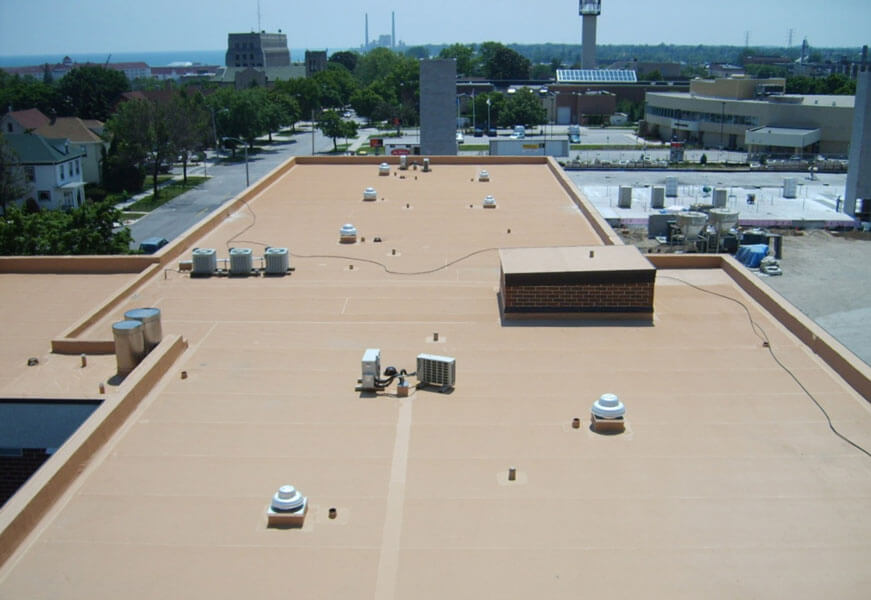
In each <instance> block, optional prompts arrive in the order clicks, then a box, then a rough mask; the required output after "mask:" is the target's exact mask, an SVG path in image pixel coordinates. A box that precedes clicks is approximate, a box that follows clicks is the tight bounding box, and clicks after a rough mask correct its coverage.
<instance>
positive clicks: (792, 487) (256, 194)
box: [0, 157, 871, 599]
mask: <svg viewBox="0 0 871 600" xmlns="http://www.w3.org/2000/svg"><path fill="white" fill-rule="evenodd" d="M461 158H462V157H458V158H456V159H453V160H454V161H455V162H456V164H450V165H448V164H440V163H439V162H438V161H437V160H434V164H433V170H432V173H428V174H423V173H421V172H420V171H417V172H415V171H411V170H410V171H408V172H404V173H403V174H404V175H405V177H406V178H405V179H400V174H399V173H397V174H396V175H394V174H392V173H391V175H390V176H389V177H379V176H378V174H377V172H378V165H377V162H374V163H371V164H360V161H355V160H352V159H348V161H349V162H352V163H353V164H332V163H330V162H329V161H325V162H326V163H327V164H302V161H300V162H291V163H290V164H289V165H287V166H285V167H284V169H283V170H282V171H280V172H279V173H278V174H277V175H276V176H275V177H273V178H272V179H271V180H270V181H268V182H266V183H264V184H263V185H262V186H261V187H260V188H258V189H255V190H254V191H253V192H251V193H250V194H249V196H247V197H246V203H245V204H241V203H240V204H238V209H236V208H228V209H227V210H223V211H220V212H219V213H218V216H219V217H220V218H221V219H223V220H222V221H220V223H219V225H218V226H217V227H216V228H214V229H213V230H211V231H207V232H206V233H205V234H197V235H196V236H192V237H191V238H190V239H188V240H185V241H184V242H183V244H184V245H186V246H187V249H186V250H185V251H184V252H183V253H182V254H181V258H184V259H189V258H190V249H191V248H193V247H194V246H198V247H214V248H217V249H218V251H219V254H220V255H221V257H226V255H227V248H228V247H230V246H233V247H240V246H250V247H252V248H256V249H258V250H257V252H256V253H259V252H260V250H262V248H263V244H269V245H273V246H279V245H285V246H287V247H289V248H290V250H291V253H292V256H291V266H292V267H294V268H295V271H293V273H292V274H290V275H289V276H285V277H273V278H266V277H238V278H228V277H211V278H190V277H189V276H187V275H186V274H184V273H179V272H176V271H175V270H174V268H175V266H176V265H175V262H174V261H172V262H169V263H165V264H164V265H163V267H166V268H167V269H169V270H167V271H165V272H158V273H159V274H156V275H154V276H152V277H150V278H147V279H146V280H144V281H143V282H142V284H141V285H140V286H138V287H136V288H135V290H132V291H131V293H130V294H129V295H127V296H124V297H123V299H122V301H120V302H118V303H117V304H116V305H113V306H112V308H111V310H109V312H108V314H106V315H105V316H103V317H98V318H95V319H94V320H93V323H91V324H90V325H89V326H88V327H87V328H86V329H85V330H83V333H82V337H83V338H84V339H86V340H94V339H102V338H105V337H106V336H107V334H108V331H109V330H110V329H109V328H110V326H111V322H112V321H113V320H117V319H119V318H120V316H121V315H123V313H124V312H125V311H126V310H129V309H131V308H136V307H141V306H155V307H158V308H160V309H161V312H162V317H163V331H164V334H165V335H166V336H178V335H181V336H183V337H184V338H185V340H186V341H187V344H188V347H187V349H185V350H184V351H183V352H181V354H180V355H179V356H178V357H177V358H175V359H174V360H173V361H171V362H170V364H169V366H168V367H167V368H166V371H165V374H164V375H162V376H160V377H157V376H152V375H150V374H151V373H153V371H147V373H149V375H147V376H146V375H144V374H140V372H139V371H134V372H133V374H132V375H131V376H130V378H129V379H131V381H130V382H124V383H123V384H121V385H120V386H116V385H113V386H112V387H110V390H109V393H108V397H109V401H112V399H113V398H115V397H116V396H118V395H121V394H123V393H126V390H128V389H133V388H132V387H131V386H136V385H140V384H141V385H142V386H143V387H142V391H143V395H142V397H141V401H139V403H138V404H136V406H135V408H132V409H131V410H130V412H129V416H127V417H126V418H125V419H124V420H123V422H122V423H121V424H120V426H119V428H118V429H117V431H116V432H115V433H114V434H113V435H111V436H110V437H108V438H107V439H106V441H105V445H103V446H102V447H101V448H100V449H99V450H97V451H96V452H94V453H93V455H92V456H90V457H89V459H88V461H87V463H86V464H84V465H82V468H81V469H79V470H77V471H76V472H75V474H74V476H73V477H72V479H71V481H70V483H69V486H68V487H67V488H66V490H65V491H64V492H63V494H62V495H61V496H60V497H59V498H58V499H56V500H54V501H53V502H52V503H51V505H50V507H49V508H48V509H47V512H46V513H45V515H44V517H42V518H41V519H40V520H38V521H36V522H35V523H32V524H31V525H30V529H28V531H27V536H26V539H25V541H24V543H22V544H21V545H20V546H19V547H18V549H17V550H16V552H15V554H14V555H13V556H12V557H11V558H10V559H9V560H7V561H6V562H5V563H4V564H3V565H2V567H0V596H3V597H7V596H8V597H15V598H18V597H27V598H34V597H46V598H48V597H64V598H88V599H92V598H95V597H118V596H120V595H122V594H123V595H124V596H125V597H126V598H153V597H161V598H189V597H191V595H192V594H193V595H196V596H215V597H227V598H236V597H243V596H246V595H251V594H255V595H257V596H258V597H263V598H284V597H287V596H288V595H289V594H290V595H296V596H298V595H300V594H305V595H308V596H312V597H334V598H347V597H357V596H366V597H376V598H409V597H414V598H423V599H428V598H443V597H446V596H456V597H519V596H526V597H547V598H576V597H577V596H578V594H579V592H581V593H583V594H589V595H598V594H605V593H608V594H613V593H615V591H616V592H617V593H618V594H620V595H621V596H655V597H661V596H688V597H689V596H692V597H706V598H734V597H736V596H751V595H755V596H774V595H799V596H820V595H823V594H827V595H835V596H838V597H839V598H840V597H843V598H848V597H856V598H859V597H864V596H867V592H868V591H869V589H871V584H869V580H868V577H867V564H868V561H869V559H871V543H869V541H868V540H871V525H869V524H868V523H869V520H868V519H867V512H868V506H869V501H871V477H869V475H871V461H869V460H868V458H867V457H866V456H864V455H862V454H860V453H859V452H858V451H856V450H855V449H854V448H852V447H850V446H849V445H847V444H846V443H844V442H843V441H842V440H841V439H839V438H837V437H835V436H834V435H833V434H832V433H831V431H830V430H829V429H828V426H827V423H826V420H825V418H824V417H823V415H822V414H821V413H820V412H819V410H818V409H817V407H816V406H815V405H814V403H813V402H812V401H811V400H810V399H809V398H808V397H807V395H806V394H805V392H803V391H802V389H801V388H800V387H799V386H798V385H797V384H796V382H795V381H794V380H793V378H792V376H791V375H794V376H795V377H796V378H797V379H798V381H801V382H802V385H804V386H805V387H806V388H807V389H808V390H810V391H811V392H812V393H813V394H814V396H815V398H816V400H817V401H819V402H820V403H821V405H822V406H824V407H825V409H826V410H827V411H828V414H829V415H830V416H831V418H832V421H833V423H834V424H835V426H836V427H837V428H838V429H839V430H841V431H842V432H843V433H844V434H845V435H847V436H849V437H850V438H851V439H853V440H854V441H856V442H857V443H860V444H863V445H864V446H865V447H869V446H871V410H869V404H868V402H867V401H866V400H864V399H863V398H862V397H861V396H860V395H859V394H858V393H857V392H856V391H855V390H854V389H853V388H852V387H850V385H848V384H847V383H846V381H845V380H844V379H843V378H842V377H841V376H839V375H838V374H837V373H836V372H835V371H834V370H833V368H832V367H830V366H829V365H828V364H827V363H826V362H824V360H823V358H822V357H821V355H820V354H819V353H815V352H814V351H811V349H810V348H809V347H808V346H807V345H805V343H803V342H802V341H801V340H800V339H799V337H797V336H796V335H795V334H794V333H792V332H791V331H790V330H788V329H787V328H786V326H785V325H784V324H783V323H782V322H781V321H780V320H778V319H777V318H775V317H774V316H773V315H772V314H771V313H770V312H769V311H768V310H767V309H766V308H765V307H764V306H763V305H762V304H760V303H759V302H758V301H757V300H756V299H754V297H753V296H751V294H750V293H749V292H748V291H747V290H746V289H745V288H744V287H742V286H741V285H739V283H738V281H737V280H736V278H735V276H734V275H733V274H731V273H730V272H727V271H726V270H724V269H721V268H692V267H686V266H684V267H676V268H674V269H668V270H666V271H660V272H659V273H658V275H657V278H656V292H655V293H656V315H655V318H654V321H653V325H652V326H651V325H647V326H635V325H631V324H630V325H626V324H621V325H619V326H617V325H614V324H608V323H596V324H592V325H583V326H579V325H578V324H577V323H566V322H546V323H535V324H519V325H518V324H513V325H510V326H509V325H503V324H502V322H501V320H500V317H499V305H498V299H497V293H498V287H499V254H500V253H499V251H498V250H501V251H502V255H503V256H505V255H506V253H507V255H508V256H510V255H511V252H509V251H508V250H507V249H509V248H512V247H513V248H520V247H529V246H534V247H541V246H560V247H568V246H573V245H579V246H594V247H595V246H599V245H601V247H600V248H596V251H597V256H598V254H599V251H600V250H602V248H604V247H605V245H607V244H606V242H605V240H603V239H602V238H601V237H600V236H599V235H598V234H597V233H596V230H595V229H596V228H595V227H594V224H593V222H592V221H591V220H590V219H589V218H588V217H586V216H585V213H584V211H583V210H582V209H580V208H579V206H578V204H576V202H577V201H578V199H576V198H574V197H573V196H572V195H571V194H575V193H576V192H575V191H574V186H572V185H571V183H570V182H567V180H565V179H564V176H563V175H562V173H561V172H559V171H558V168H557V169H554V168H553V166H552V165H554V164H555V163H552V162H542V161H537V162H533V161H532V160H531V159H530V161H529V162H527V163H523V162H522V161H520V160H518V159H502V162H500V160H499V159H485V160H482V161H481V162H480V163H478V162H475V163H471V162H466V163H463V162H462V160H461ZM444 160H448V159H444ZM482 167H484V168H486V169H487V170H488V171H489V172H490V176H491V181H490V182H489V183H481V182H478V181H477V177H476V176H477V173H478V171H479V170H480V168H482ZM394 169H395V166H394ZM415 177H416V178H415ZM368 186H373V187H376V189H377V190H378V195H379V200H378V201H376V202H363V201H362V193H363V190H364V189H365V188H366V187H368ZM486 194H492V195H494V196H495V197H496V198H497V201H498V208H497V209H495V210H494V209H483V208H481V206H480V204H481V203H480V201H481V199H482V198H483V196H484V195H486ZM382 196H383V197H384V199H383V200H381V197H382ZM580 201H581V202H583V198H580ZM470 205H471V207H470ZM228 206H230V205H228ZM587 208H588V207H587ZM346 222H351V223H354V224H355V225H356V226H357V228H358V230H359V232H360V236H361V237H365V238H366V241H365V242H358V243H357V244H352V245H349V244H340V243H339V240H338V237H339V228H340V227H341V225H342V224H343V223H346ZM509 230H510V233H509ZM376 236H378V237H380V238H381V239H382V241H381V242H379V243H376V242H374V240H373V238H374V237H376ZM174 246H175V245H174ZM176 247H178V246H176ZM394 250H396V253H395V254H394V252H393V251H394ZM169 251H171V247H167V249H164V251H163V252H164V253H165V252H169ZM605 256H607V254H603V257H605ZM701 258H703V259H704V257H701ZM678 259H681V257H678ZM689 264H695V263H693V262H692V261H690V262H687V263H685V265H689ZM699 264H701V263H699ZM352 266H353V268H352ZM49 290H50V288H49ZM49 296H50V294H48V293H46V294H40V295H36V296H35V297H34V298H33V299H32V302H29V303H25V304H23V305H22V307H21V311H25V312H24V313H23V314H27V315H32V314H38V313H40V312H41V311H43V310H45V307H44V305H43V303H44V302H46V301H49V300H51V298H49ZM722 296H727V297H729V298H732V299H734V300H736V301H737V302H738V303H736V302H733V301H730V300H728V299H724V298H723V297H722ZM739 303H740V304H739ZM742 305H743V307H742ZM745 308H746V311H749V314H750V315H751V316H752V319H753V321H754V322H755V323H756V324H757V325H758V326H760V327H762V329H763V330H764V332H765V336H766V337H767V339H768V340H769V343H770V348H765V347H763V345H762V342H761V339H760V337H758V335H759V330H758V329H756V330H754V327H753V325H752V324H751V322H750V321H748V312H745ZM21 311H19V312H18V313H13V312H12V311H4V313H3V315H2V316H0V323H2V324H3V325H5V324H6V323H8V322H11V321H14V320H15V319H20V318H21V315H22V312H21ZM796 318H798V319H799V320H800V319H801V316H800V315H798V316H797V317H796ZM71 320H72V319H71ZM435 333H438V334H439V335H438V336H437V337H436V336H435V335H434V334H435ZM821 336H825V334H821ZM162 348H163V345H162V346H161V347H159V348H158V351H162ZM367 348H380V349H381V352H382V365H384V366H386V365H395V366H396V367H397V368H408V369H411V368H413V367H414V360H415V357H416V356H417V355H418V354H421V353H427V354H436V355H442V356H451V357H454V358H455V359H456V368H457V382H456V386H455V388H454V389H453V390H452V391H451V392H450V393H440V392H439V391H438V390H437V389H434V388H425V389H420V390H416V391H413V393H412V394H411V396H409V397H408V398H400V397H398V396H397V395H396V393H395V388H390V389H389V390H387V392H385V393H378V394H367V393H361V392H359V391H356V390H355V387H356V384H357V383H356V382H357V379H358V378H359V377H360V373H361V372H360V369H361V363H360V361H361V356H362V355H363V353H364V351H365V349H367ZM770 351H773V352H775V353H776V356H777V357H778V359H779V360H781V361H782V362H783V364H784V365H785V366H786V367H787V368H788V369H789V371H788V372H787V371H785V370H784V369H783V368H782V367H781V366H779V365H778V364H777V363H776V362H775V361H774V360H773V359H772V356H771V354H770ZM817 351H818V352H822V351H821V350H820V349H819V348H817ZM149 358H150V357H149ZM112 360H114V359H112ZM146 360H147V361H148V359H146ZM77 362H78V356H66V357H60V356H59V357H52V360H50V361H47V363H46V364H45V365H43V366H45V367H47V368H46V369H45V370H44V371H43V372H42V373H41V378H40V379H34V380H33V381H32V382H31V383H32V385H33V388H34V391H38V390H39V387H40V386H41V385H50V383H49V382H51V381H52V378H53V377H54V376H55V374H57V373H62V372H65V371H68V372H75V373H76V374H77V376H79V377H81V378H82V379H83V380H85V381H86V382H87V383H89V384H91V385H93V386H94V387H96V385H97V383H98V381H99V382H103V381H105V378H106V377H107V376H106V373H105V369H102V367H101V369H97V370H93V371H92V370H91V367H90V366H89V367H88V368H86V369H82V368H80V367H79V366H78V364H77ZM153 364H154V363H148V364H147V365H145V366H144V367H143V368H147V369H151V367H152V365H153ZM155 368H157V367H155ZM182 371H184V372H185V374H186V377H184V378H182V377H181V375H180V374H181V372H182ZM137 382H141V383H137ZM136 389H139V388H136ZM606 392H611V393H615V394H617V395H618V396H619V397H620V399H621V401H623V402H624V403H625V405H626V407H627V413H626V426H627V431H626V432H625V433H624V434H622V435H617V436H607V435H598V434H595V433H593V432H592V431H590V430H589V428H588V426H587V423H588V419H589V411H590V406H591V404H592V402H593V401H594V400H596V399H597V398H598V397H599V396H600V395H601V394H602V393H606ZM98 412H99V411H98ZM96 414H97V413H95V415H96ZM574 418H579V419H580V421H581V423H582V424H581V426H580V427H579V428H573V426H572V420H573V419H574ZM62 458H63V449H62V451H61V452H59V453H56V454H55V455H54V456H53V457H52V458H51V459H50V460H49V461H48V463H46V466H52V465H55V466H56V463H57V461H59V460H61V459H62ZM509 467H515V469H516V479H515V480H514V481H509V480H508V477H507V472H508V469H509ZM44 468H45V467H44ZM283 484H292V485H294V486H296V487H297V488H298V489H299V490H300V491H302V493H304V494H305V495H306V496H307V497H308V499H309V513H308V515H307V517H306V522H305V526H304V527H303V528H302V529H295V530H294V529H290V530H278V529H268V528H267V527H266V514H265V511H266V507H267V505H268V504H269V500H270V498H271V496H272V494H274V493H275V491H276V490H277V488H278V487H279V486H280V485H283ZM26 491H27V492H28V493H32V490H31V489H29V488H28V490H26ZM13 500H15V498H13ZM330 508H336V509H337V513H336V518H335V519H331V518H329V509H330ZM3 516H4V513H3V511H2V510H0V520H2V518H3Z"/></svg>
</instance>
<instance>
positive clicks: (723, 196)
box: [714, 188, 728, 208]
mask: <svg viewBox="0 0 871 600" xmlns="http://www.w3.org/2000/svg"><path fill="white" fill-rule="evenodd" d="M727 199H728V196H727V191H726V188H714V206H715V207H717V208H726V201H727Z"/></svg>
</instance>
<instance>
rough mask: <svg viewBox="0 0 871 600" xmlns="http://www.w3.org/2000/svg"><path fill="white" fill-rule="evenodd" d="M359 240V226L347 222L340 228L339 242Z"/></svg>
mask: <svg viewBox="0 0 871 600" xmlns="http://www.w3.org/2000/svg"><path fill="white" fill-rule="evenodd" d="M356 241H357V228H356V227H354V226H353V225H351V224H350V223H345V224H344V225H342V228H341V229H340V230H339V242H341V243H342V244H353V243H355V242H356Z"/></svg>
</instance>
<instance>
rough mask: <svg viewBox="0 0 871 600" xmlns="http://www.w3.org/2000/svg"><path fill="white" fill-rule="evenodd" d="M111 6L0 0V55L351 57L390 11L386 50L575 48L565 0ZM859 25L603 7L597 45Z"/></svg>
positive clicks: (837, 34)
mask: <svg viewBox="0 0 871 600" xmlns="http://www.w3.org/2000/svg"><path fill="white" fill-rule="evenodd" d="M117 8H118V4H117V3H110V2H107V1H106V0H81V1H80V2H76V3H69V2H62V1H59V0H33V1H31V2H28V3H20V2H17V1H12V0H0V40H2V41H0V55H3V56H15V55H32V54H52V53H57V54H61V55H63V54H71V53H89V52H119V53H120V52H140V51H142V52H145V51H155V50H216V49H221V48H225V47H226V41H227V34H228V33H230V32H245V31H252V30H257V29H258V26H259V29H262V30H266V31H270V32H275V31H278V30H279V29H280V30H281V31H282V32H284V33H286V34H287V37H288V45H289V46H290V47H292V48H312V49H317V48H357V47H359V46H360V45H362V43H363V41H364V14H366V13H368V14H369V38H370V40H374V39H377V38H378V36H380V35H384V34H390V31H391V12H395V13H396V32H397V41H402V42H404V43H405V44H406V45H408V46H413V45H422V44H442V43H454V42H461V43H480V42H483V41H488V40H493V41H500V42H503V43H506V44H508V43H520V44H532V43H548V42H551V43H560V44H565V43H577V44H580V17H579V16H578V3H577V0H542V1H541V2H538V3H535V4H533V3H529V2H519V1H510V2H507V3H502V4H501V5H499V6H498V9H494V8H492V6H491V5H478V4H469V3H467V2H459V1H458V0H443V1H442V2H439V3H416V4H402V3H399V2H387V1H385V0H372V1H370V2H368V3H362V4H361V3H356V2H355V3H353V4H352V3H351V2H349V1H348V0H338V1H337V2H333V3H330V4H329V5H327V4H311V5H305V6H298V7H293V8H290V7H288V5H287V4H286V3H282V2H279V1H278V0H260V2H259V11H258V2H257V1H256V0H249V1H248V2H244V3H239V2H231V1H229V0H214V1H213V2H211V3H210V4H209V10H208V12H207V11H205V10H203V7H202V5H201V4H200V3H195V2H190V1H188V0H175V1H173V2H169V1H167V0H153V1H152V2H150V3H147V4H142V3H131V4H130V5H129V6H125V7H124V18H123V19H119V18H118V17H117V12H116V11H117ZM751 15H752V18H751V17H750V16H751ZM258 17H259V22H258ZM869 22H871V3H868V2H867V1H865V0H835V1H833V2H828V3H819V2H816V1H811V0H794V1H793V2H791V3H790V11H789V13H788V14H787V15H786V16H784V10H783V4H782V3H780V2H774V1H773V0H757V1H753V0H733V1H732V2H730V3H719V2H717V3H714V2H706V3H702V2H694V1H693V0H672V1H671V2H668V3H639V2H628V1H626V0H623V1H622V2H621V1H620V0H605V1H604V2H603V7H602V16H601V17H600V18H599V22H598V42H599V44H600V45H608V44H649V45H657V44H660V43H664V44H678V45H697V44H701V45H730V46H742V45H744V43H745V41H747V40H748V38H749V45H750V46H781V47H782V46H786V45H787V43H788V39H789V36H790V33H789V32H790V30H792V45H793V46H797V45H800V44H801V42H802V40H803V39H804V38H807V39H808V41H809V43H810V44H811V46H816V47H858V46H862V45H864V44H868V43H871V34H869V33H868V30H867V23H869ZM22 23H38V24H39V26H40V27H41V28H42V34H41V35H34V34H33V33H34V32H33V29H32V28H29V27H22V26H21V24H22ZM71 23H85V24H87V30H86V31H85V32H83V31H82V28H81V27H75V28H71V27H70V24H71ZM145 24H147V25H145ZM319 25H320V26H319Z"/></svg>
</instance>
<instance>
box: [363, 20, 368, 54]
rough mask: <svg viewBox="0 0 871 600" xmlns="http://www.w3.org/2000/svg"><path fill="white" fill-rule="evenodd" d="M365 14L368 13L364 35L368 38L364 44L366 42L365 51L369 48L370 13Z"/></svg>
mask: <svg viewBox="0 0 871 600" xmlns="http://www.w3.org/2000/svg"><path fill="white" fill-rule="evenodd" d="M364 14H365V15H366V17H365V19H366V21H365V22H366V26H365V33H364V34H363V35H364V36H365V38H366V39H365V41H364V42H363V44H364V46H363V52H366V51H368V50H369V13H364Z"/></svg>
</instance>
